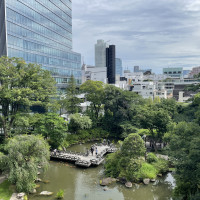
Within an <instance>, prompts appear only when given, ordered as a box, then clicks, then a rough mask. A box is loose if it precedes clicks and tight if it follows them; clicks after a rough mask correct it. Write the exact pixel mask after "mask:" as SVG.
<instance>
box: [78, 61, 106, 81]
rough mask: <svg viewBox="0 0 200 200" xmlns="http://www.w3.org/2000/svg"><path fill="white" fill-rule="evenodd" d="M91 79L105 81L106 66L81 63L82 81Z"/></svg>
mask: <svg viewBox="0 0 200 200" xmlns="http://www.w3.org/2000/svg"><path fill="white" fill-rule="evenodd" d="M88 80H92V81H102V82H103V83H107V68H106V67H95V66H90V65H85V64H83V66H82V83H84V82H86V81H88Z"/></svg>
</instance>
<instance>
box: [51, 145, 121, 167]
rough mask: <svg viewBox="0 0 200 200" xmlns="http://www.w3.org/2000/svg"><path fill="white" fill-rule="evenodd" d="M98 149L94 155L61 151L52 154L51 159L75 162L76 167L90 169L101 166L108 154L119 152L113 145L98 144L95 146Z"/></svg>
mask: <svg viewBox="0 0 200 200" xmlns="http://www.w3.org/2000/svg"><path fill="white" fill-rule="evenodd" d="M95 147H97V151H98V154H97V155H96V154H95V151H94V152H93V155H92V154H91V152H89V155H87V154H84V153H77V152H71V151H59V152H56V153H55V152H51V159H56V160H62V161H71V162H75V165H77V166H81V167H90V166H91V165H93V166H95V165H96V166H97V165H100V164H101V163H102V162H103V161H104V158H103V156H104V155H105V154H107V153H113V152H115V151H117V148H116V147H115V146H113V145H110V146H108V145H103V144H98V145H95Z"/></svg>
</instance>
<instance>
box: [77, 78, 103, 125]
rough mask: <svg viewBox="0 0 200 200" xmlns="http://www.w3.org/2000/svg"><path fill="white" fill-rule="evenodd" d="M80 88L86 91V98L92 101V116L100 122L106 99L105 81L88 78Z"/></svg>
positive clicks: (93, 119) (95, 120)
mask: <svg viewBox="0 0 200 200" xmlns="http://www.w3.org/2000/svg"><path fill="white" fill-rule="evenodd" d="M80 90H81V91H82V92H83V93H85V97H86V100H87V101H90V102H91V105H90V107H89V111H90V112H88V113H89V114H90V115H89V116H90V118H91V119H92V121H93V122H96V123H98V120H99V117H100V112H101V110H102V104H103V100H104V83H103V82H101V81H91V80H88V81H86V82H85V83H83V84H82V85H81V87H80Z"/></svg>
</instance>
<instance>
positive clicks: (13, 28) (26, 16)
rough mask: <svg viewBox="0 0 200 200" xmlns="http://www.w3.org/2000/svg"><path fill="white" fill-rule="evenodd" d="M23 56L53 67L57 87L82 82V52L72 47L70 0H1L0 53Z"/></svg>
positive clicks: (30, 61)
mask: <svg viewBox="0 0 200 200" xmlns="http://www.w3.org/2000/svg"><path fill="white" fill-rule="evenodd" d="M2 55H6V56H9V57H21V58H23V59H24V60H25V61H26V62H27V63H37V64H41V66H42V67H43V68H44V69H47V70H49V71H51V73H52V76H53V77H54V78H55V80H56V82H57V87H58V89H64V88H65V87H66V84H67V82H68V80H69V77H70V76H71V75H74V77H75V78H76V80H77V83H78V84H81V55H80V54H79V53H75V52H73V51H72V2H71V0H0V56H2Z"/></svg>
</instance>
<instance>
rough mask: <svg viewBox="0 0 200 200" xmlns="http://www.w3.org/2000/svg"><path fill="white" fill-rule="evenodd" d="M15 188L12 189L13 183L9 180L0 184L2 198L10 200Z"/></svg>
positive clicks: (0, 197)
mask: <svg viewBox="0 0 200 200" xmlns="http://www.w3.org/2000/svg"><path fill="white" fill-rule="evenodd" d="M12 193H13V190H12V189H11V184H10V182H9V181H7V180H6V181H4V182H3V183H1V184H0V199H3V200H10V197H11V196H12Z"/></svg>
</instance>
